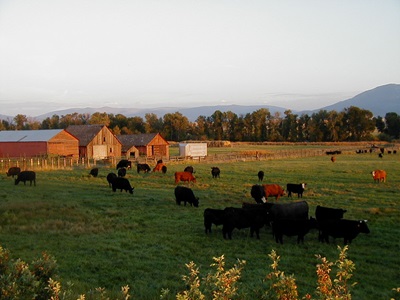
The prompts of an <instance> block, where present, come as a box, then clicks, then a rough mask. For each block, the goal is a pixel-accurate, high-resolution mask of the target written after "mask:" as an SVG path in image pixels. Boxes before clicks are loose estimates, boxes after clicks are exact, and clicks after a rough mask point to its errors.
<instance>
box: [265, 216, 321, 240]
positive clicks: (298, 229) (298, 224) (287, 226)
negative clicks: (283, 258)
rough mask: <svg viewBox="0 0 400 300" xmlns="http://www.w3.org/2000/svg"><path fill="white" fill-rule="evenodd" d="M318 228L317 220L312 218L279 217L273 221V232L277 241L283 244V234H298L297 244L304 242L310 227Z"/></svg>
mask: <svg viewBox="0 0 400 300" xmlns="http://www.w3.org/2000/svg"><path fill="white" fill-rule="evenodd" d="M314 228H317V220H316V219H314V218H313V217H310V219H277V220H275V221H273V222H272V234H273V235H274V237H275V241H276V242H277V243H281V244H283V236H284V235H286V236H294V235H297V244H299V243H300V242H301V243H304V236H305V235H306V234H307V233H308V232H309V231H310V229H314Z"/></svg>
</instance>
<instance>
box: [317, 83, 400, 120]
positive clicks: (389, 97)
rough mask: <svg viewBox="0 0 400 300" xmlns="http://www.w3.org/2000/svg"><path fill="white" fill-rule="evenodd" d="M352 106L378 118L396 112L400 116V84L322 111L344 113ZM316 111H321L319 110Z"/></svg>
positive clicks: (359, 96)
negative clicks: (344, 110)
mask: <svg viewBox="0 0 400 300" xmlns="http://www.w3.org/2000/svg"><path fill="white" fill-rule="evenodd" d="M350 106H356V107H359V108H362V109H366V110H369V111H371V112H372V113H373V114H374V116H376V117H377V116H381V117H384V116H385V115H386V113H388V112H395V113H397V114H398V115H400V84H387V85H382V86H379V87H376V88H374V89H372V90H369V91H366V92H363V93H361V94H358V95H357V96H355V97H353V98H350V99H347V100H344V101H340V102H338V103H336V104H333V105H329V106H326V107H323V108H321V109H324V110H327V111H331V110H336V111H342V110H343V109H344V108H348V107H350ZM316 111H319V109H318V110H316Z"/></svg>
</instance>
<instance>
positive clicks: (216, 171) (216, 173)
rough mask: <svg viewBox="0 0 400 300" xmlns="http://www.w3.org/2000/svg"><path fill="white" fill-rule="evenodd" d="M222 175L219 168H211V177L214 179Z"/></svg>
mask: <svg viewBox="0 0 400 300" xmlns="http://www.w3.org/2000/svg"><path fill="white" fill-rule="evenodd" d="M220 173H221V170H220V169H219V168H218V167H211V175H212V178H217V177H218V178H219V174H220Z"/></svg>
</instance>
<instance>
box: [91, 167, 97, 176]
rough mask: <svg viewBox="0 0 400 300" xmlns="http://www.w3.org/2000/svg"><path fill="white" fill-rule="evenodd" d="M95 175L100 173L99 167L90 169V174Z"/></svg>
mask: <svg viewBox="0 0 400 300" xmlns="http://www.w3.org/2000/svg"><path fill="white" fill-rule="evenodd" d="M90 175H91V176H93V177H97V175H99V168H93V169H91V170H90V172H89V176H90Z"/></svg>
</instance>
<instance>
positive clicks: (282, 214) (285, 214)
mask: <svg viewBox="0 0 400 300" xmlns="http://www.w3.org/2000/svg"><path fill="white" fill-rule="evenodd" d="M268 218H269V220H270V221H276V220H279V219H302V220H308V203H307V202H306V201H299V202H291V203H287V204H282V203H274V204H273V205H272V206H271V208H270V210H269V214H268Z"/></svg>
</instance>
